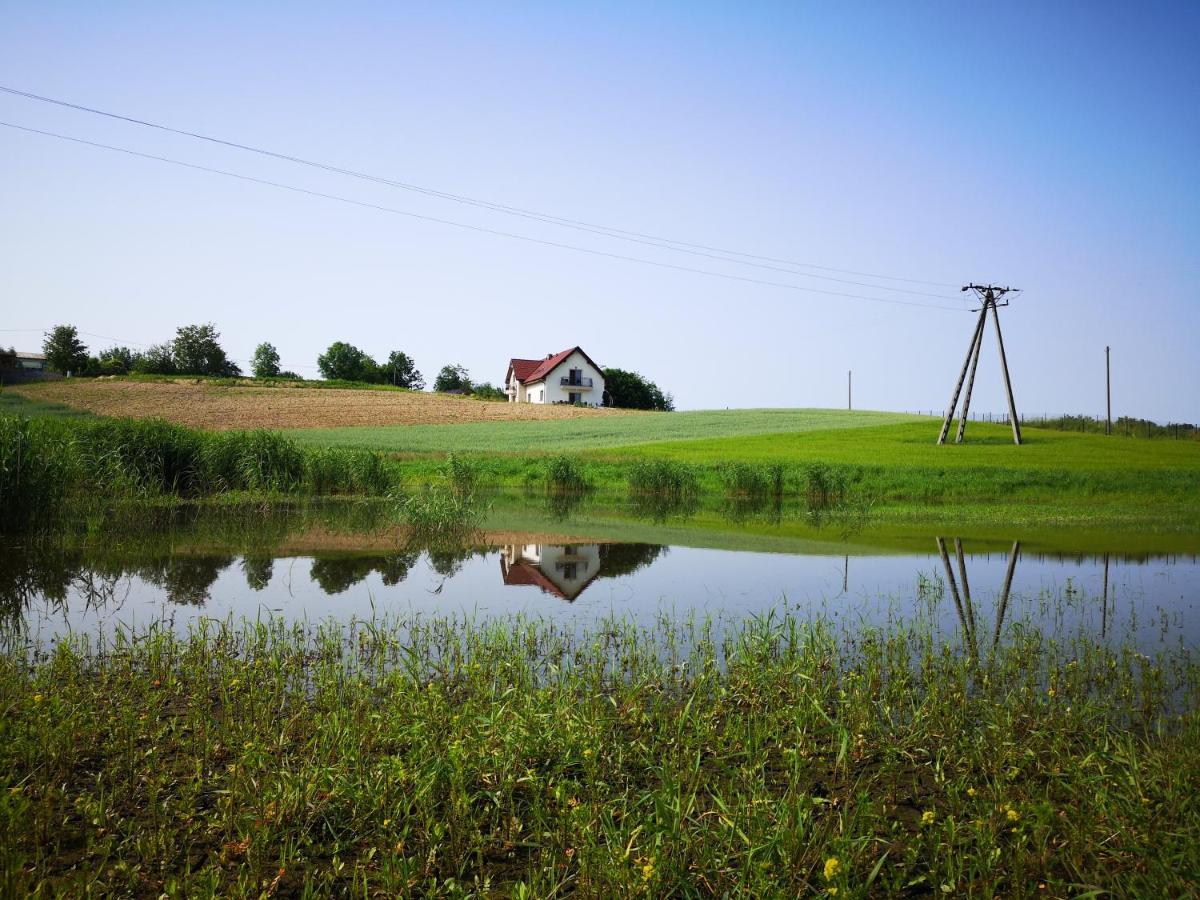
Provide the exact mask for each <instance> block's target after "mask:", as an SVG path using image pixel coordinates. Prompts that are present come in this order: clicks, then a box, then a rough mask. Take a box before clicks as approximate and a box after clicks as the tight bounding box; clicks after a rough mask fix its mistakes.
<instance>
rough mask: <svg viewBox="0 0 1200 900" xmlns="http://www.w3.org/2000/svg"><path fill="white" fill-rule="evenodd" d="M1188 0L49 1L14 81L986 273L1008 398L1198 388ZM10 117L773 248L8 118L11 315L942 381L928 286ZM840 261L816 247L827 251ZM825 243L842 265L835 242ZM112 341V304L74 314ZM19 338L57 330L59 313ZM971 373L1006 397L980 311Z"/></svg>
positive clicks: (4, 151) (1144, 410)
mask: <svg viewBox="0 0 1200 900" xmlns="http://www.w3.org/2000/svg"><path fill="white" fill-rule="evenodd" d="M1198 46H1200V6H1198V5H1197V4H1195V3H1180V4H1155V3H1148V4H1136V5H1134V4H1117V3H1078V4H1070V3H1031V4H1013V3H1006V4H994V5H993V8H991V9H986V10H985V9H981V8H980V5H978V4H961V3H934V4H921V3H916V4H894V3H887V4H878V5H869V4H866V5H860V6H858V7H857V8H856V9H855V10H846V11H843V10H833V9H831V8H830V7H829V6H828V5H824V4H804V5H799V4H779V5H773V4H757V5H747V4H728V5H723V6H717V5H703V6H701V5H698V4H692V3H689V4H673V5H659V6H655V7H654V8H653V9H650V8H646V6H645V5H644V4H628V5H617V4H605V5H604V6H603V7H601V6H596V7H594V8H591V9H585V8H583V7H582V5H580V4H551V3H546V4H518V5H511V6H510V5H504V6H500V5H496V4H486V5H484V4H479V5H458V4H448V3H432V4H427V5H397V4H382V3H380V4H353V3H343V4H337V5H330V4H312V5H308V4H299V3H286V4H284V3H281V4H278V5H265V4H241V3H225V4H206V5H203V6H201V5H199V4H197V5H195V7H194V8H186V7H185V6H184V5H182V4H151V3H142V4H104V5H97V4H67V3H63V4H53V5H50V4H35V3H7V4H5V5H4V6H3V7H2V8H0V83H2V84H4V85H7V86H11V87H16V88H19V89H22V90H26V91H31V92H34V93H38V94H45V95H50V96H53V97H59V98H63V99H66V100H69V101H72V102H76V103H80V104H85V105H89V106H95V107H99V108H102V109H107V110H112V111H116V112H120V113H124V114H127V115H132V116H137V117H140V118H144V119H149V120H153V121H156V122H161V123H164V124H168V125H172V126H175V127H179V128H185V129H188V130H193V131H199V132H203V133H207V134H212V135H217V136H221V137H226V138H230V139H233V140H237V141H240V142H243V143H248V144H254V145H258V146H262V147H266V148H270V149H274V150H278V151H282V152H285V153H290V154H295V155H299V156H304V157H308V158H311V159H316V160H321V161H325V162H329V163H333V164H336V165H339V166H344V167H348V168H353V169H357V170H360V171H365V172H369V173H374V174H378V175H382V176H386V177H389V178H393V179H397V180H402V181H406V182H411V183H415V184H418V185H423V186H427V187H431V188H434V189H437V190H442V191H449V192H453V193H457V194H463V195H469V196H472V197H478V198H482V199H485V200H489V201H493V202H497V203H502V204H507V205H512V206H519V207H524V208H527V209H533V210H539V211H544V212H547V213H551V214H554V215H558V216H564V217H569V218H573V219H581V220H585V221H588V222H597V223H602V224H605V225H610V226H616V227H619V228H624V229H629V230H633V231H638V232H645V233H650V234H655V235H663V236H666V237H670V238H674V239H677V240H683V241H689V242H695V243H700V244H707V245H713V246H719V247H728V248H731V249H735V250H741V251H745V252H749V253H754V254H760V255H763V256H771V257H779V258H786V259H790V260H796V261H800V262H808V263H814V264H817V265H821V266H829V267H834V268H839V269H848V270H859V271H864V272H872V273H883V274H887V275H897V276H906V277H910V278H916V279H925V280H929V281H934V282H947V283H958V282H961V281H966V280H997V281H1000V282H1007V283H1011V284H1013V285H1017V286H1020V287H1022V288H1024V289H1025V293H1024V295H1023V296H1021V297H1020V298H1019V299H1018V300H1017V301H1015V302H1014V304H1013V305H1012V306H1011V307H1009V308H1008V309H1006V310H1004V311H1003V318H1004V325H1005V329H1006V332H1005V338H1006V341H1007V347H1008V351H1009V358H1010V363H1011V365H1012V368H1013V378H1014V385H1015V389H1016V393H1017V402H1018V406H1019V407H1020V409H1021V410H1022V411H1024V412H1026V413H1039V412H1043V411H1047V412H1063V411H1067V412H1073V411H1083V412H1089V413H1100V412H1102V411H1103V407H1104V395H1103V374H1104V346H1105V344H1111V345H1112V347H1113V365H1114V407H1115V410H1114V412H1115V413H1117V414H1121V413H1129V414H1135V415H1149V416H1152V417H1155V418H1158V419H1160V420H1167V419H1174V420H1190V421H1193V422H1196V421H1200V353H1198V352H1197V337H1198V335H1200V312H1198V310H1197V306H1198V304H1197V300H1198V297H1197V294H1198V291H1197V276H1200V266H1198V264H1197V263H1198V256H1200V171H1198V169H1200V51H1198V50H1197V47H1198ZM0 119H2V120H3V121H6V122H13V123H17V124H21V125H25V126H29V127H33V128H40V129H45V130H50V131H55V132H59V133H63V134H68V135H73V136H77V137H82V138H86V139H88V140H93V141H100V142H104V143H110V144H116V145H120V146H124V147H129V148H132V149H137V150H140V151H143V152H148V153H153V154H159V155H165V156H170V157H174V158H177V159H181V160H186V161H188V162H192V163H196V164H200V165H207V166H215V167H218V168H223V169H229V170H233V171H237V172H240V173H243V174H246V175H251V176H255V177H260V178H267V179H271V180H275V181H282V182H286V183H288V184H292V185H296V186H300V187H304V188H307V189H311V190H316V191H323V192H328V193H336V194H340V195H344V196H346V197H349V198H353V199H357V200H361V201H364V202H368V203H376V204H382V205H386V206H391V207H395V208H398V209H403V210H408V211H411V212H415V213H420V214H423V215H429V216H436V217H441V218H448V219H453V220H456V221H460V222H464V223H469V224H473V225H478V226H482V227H485V228H493V229H500V230H507V231H513V232H518V233H520V234H523V235H527V236H530V237H536V238H540V239H544V240H550V241H559V242H565V243H572V244H578V245H581V246H586V247H589V248H593V249H596V250H601V251H604V252H611V253H617V254H625V255H633V256H639V257H645V258H650V259H654V260H658V261H661V262H668V263H671V264H674V265H681V266H690V267H698V268H704V269H710V270H713V271H721V272H726V273H730V274H737V275H741V276H745V277H750V278H765V279H767V280H774V281H786V282H789V283H792V284H795V285H800V286H809V287H818V288H826V289H831V290H842V291H846V292H850V293H861V294H869V295H871V296H877V297H892V298H895V299H904V300H912V301H917V302H928V303H931V304H934V305H946V306H950V307H953V308H955V309H954V310H940V309H927V308H922V307H912V306H902V305H892V304H883V303H873V302H863V301H858V300H853V299H849V298H837V297H831V296H825V295H821V294H816V293H806V292H802V291H795V290H788V289H782V288H777V287H770V286H764V285H755V284H749V283H744V282H738V281H733V280H726V279H720V278H714V277H708V276H703V275H698V274H694V273H689V272H683V271H675V270H670V269H664V268H657V267H652V266H647V265H642V264H638V263H633V262H625V261H620V260H615V259H609V258H603V257H597V256H593V255H586V254H583V253H577V252H572V251H568V250H564V249H559V248H553V247H548V246H543V245H537V244H532V243H527V242H521V241H516V240H511V239H505V238H501V237H495V236H491V235H487V234H481V233H477V232H469V231H465V230H462V229H458V228H454V227H450V226H446V225H440V224H435V223H430V222H424V221H420V220H415V219H408V218H405V217H401V216H396V215H392V214H387V213H382V212H377V211H373V210H369V209H363V208H357V207H353V206H349V205H346V204H343V203H337V202H331V201H328V200H322V199H317V198H313V197H307V196H301V195H297V194H292V193H287V192H285V191H281V190H277V189H273V188H269V187H263V186H260V185H255V184H248V183H245V182H239V181H235V180H232V179H228V178H222V177H218V176H214V175H209V174H205V173H202V172H197V171H190V170H184V169H180V168H177V167H174V166H169V165H164V164H161V163H156V162H151V161H146V160H140V159H134V158H130V157H127V156H123V155H120V154H115V153H111V152H108V151H104V150H97V149H92V148H89V147H83V146H79V145H73V144H68V143H65V142H62V141H57V140H53V139H50V138H46V137H41V136H37V135H30V134H27V133H20V132H16V131H13V130H11V129H7V128H0V161H2V163H3V166H2V169H0V171H2V172H3V175H0V209H2V210H3V215H2V216H0V247H2V248H3V250H2V251H0V254H2V260H0V263H2V264H0V309H2V310H3V311H2V313H0V328H3V329H21V328H41V327H45V326H50V325H54V324H57V323H60V322H69V323H73V324H75V325H77V326H78V327H79V328H80V329H81V330H83V331H86V332H93V333H97V334H103V335H111V336H114V337H117V338H120V339H122V340H123V341H125V342H140V343H143V344H148V343H151V342H157V341H161V340H164V339H167V338H169V337H170V336H171V335H172V334H173V332H174V329H175V327H176V326H178V325H181V324H186V323H191V322H198V321H209V320H211V321H213V322H215V323H216V324H217V326H218V328H219V329H220V330H221V332H222V333H223V338H224V343H225V344H226V346H227V348H228V350H229V351H230V353H231V355H233V356H234V357H237V358H241V359H246V358H248V357H249V356H250V354H251V353H252V351H253V348H254V346H255V345H256V344H257V343H258V342H259V341H263V340H270V341H272V342H273V343H275V344H276V346H277V347H278V348H279V350H280V352H281V354H282V357H283V363H284V365H285V366H286V367H288V368H293V369H296V370H298V371H300V372H301V373H303V374H309V375H315V369H314V366H315V359H316V356H317V354H318V353H319V352H320V351H321V350H322V349H323V348H324V347H325V346H326V345H328V344H329V343H330V342H331V341H333V340H337V339H340V340H346V341H350V342H351V343H354V344H356V345H358V346H360V347H362V348H363V349H365V350H367V351H369V352H370V353H372V354H374V355H376V356H380V357H382V356H386V354H387V352H388V351H390V350H392V349H403V350H405V351H407V352H409V353H410V354H411V355H413V356H414V357H415V358H416V360H417V363H418V366H419V367H420V368H421V369H422V370H423V371H424V372H425V373H426V375H427V377H430V378H431V377H432V375H433V373H434V372H436V370H437V369H438V368H439V367H440V366H441V365H443V364H445V363H447V362H455V363H462V364H463V365H465V366H467V368H468V369H469V370H470V371H471V373H472V375H473V376H474V377H475V378H476V379H478V380H490V381H493V382H499V381H500V380H501V379H502V378H503V376H504V371H505V366H506V363H507V360H508V358H509V357H510V356H538V355H541V354H545V353H548V352H551V351H556V350H559V349H562V348H564V347H567V346H570V345H573V344H576V343H579V344H582V345H584V347H585V348H586V349H587V350H588V352H589V353H590V354H591V355H592V356H593V357H595V358H596V359H597V360H598V361H600V362H601V363H603V364H606V365H617V366H622V367H625V368H632V369H637V370H640V371H641V372H643V373H644V374H645V375H647V376H649V377H651V378H653V379H654V380H656V381H657V382H659V384H660V385H662V386H663V387H664V388H665V389H667V390H670V391H673V392H674V394H675V396H676V398H677V400H678V403H679V405H680V407H681V408H713V407H725V406H733V407H737V406H839V405H842V404H844V402H845V382H846V371H847V369H853V370H854V381H855V405H856V406H859V407H862V408H875V409H895V410H904V409H909V410H913V409H931V408H938V407H941V406H943V405H944V404H945V403H946V400H947V397H948V395H949V392H950V388H951V385H952V381H953V378H954V376H955V374H956V372H957V368H958V366H959V365H960V362H961V358H962V356H963V354H964V353H965V350H966V344H967V341H968V339H969V336H970V329H971V324H972V322H971V317H970V316H969V315H967V314H965V313H964V312H963V311H962V310H964V309H965V308H966V307H967V304H966V302H965V301H964V300H963V299H962V297H961V296H960V295H959V294H958V292H957V291H954V290H952V289H951V290H947V289H943V288H937V287H928V286H923V285H916V284H905V283H901V282H883V281H880V282H876V281H875V280H874V279H856V278H854V276H836V277H843V278H847V279H850V280H861V281H868V282H871V283H878V284H889V285H893V286H905V287H907V288H909V289H911V290H929V291H931V292H933V293H939V294H946V295H950V299H933V298H928V297H918V296H914V295H905V294H900V293H893V292H890V291H884V290H878V289H871V288H860V287H855V286H848V285H839V284H837V283H833V282H822V281H819V280H815V279H811V278H806V277H802V276H799V275H792V274H787V273H779V272H772V271H767V270H756V269H753V268H747V267H743V266H738V265H734V264H730V263H726V262H721V261H714V260H709V259H703V258H698V257H694V256H687V255H683V254H677V253H671V252H668V251H664V250H661V249H658V248H654V247H644V246H638V245H636V244H631V243H626V242H623V241H618V240H613V239H610V238H605V237H600V236H597V235H593V234H587V233H581V232H578V231H572V230H569V229H563V228H558V227H555V226H551V225H547V224H544V223H540V222H532V221H529V220H523V219H519V218H514V217H512V216H508V215H503V214H500V213H496V212H491V211H487V210H482V209H479V208H475V207H471V206H466V205H462V204H459V203H454V202H450V201H446V200H440V199H436V198H432V197H428V196H422V195H419V194H414V193H411V192H407V191H403V190H396V189H393V188H390V187H385V186H381V185H373V184H370V183H366V182H362V181H357V180H353V179H347V178H344V177H341V176H336V175H332V174H328V173H321V172H316V171H313V170H308V169H304V168H301V167H297V166H295V165H292V164H289V163H284V162H279V161H272V160H268V159H264V158H262V157H257V156H254V155H250V154H246V153H244V152H239V151H235V150H231V149H226V148H219V147H214V146H212V145H206V144H203V143H199V142H196V141H194V140H190V139H187V138H182V137H178V136H173V135H169V134H163V133H159V132H154V131H151V130H148V129H145V128H139V127H137V126H133V125H128V124H122V123H117V122H113V121H109V120H106V119H102V118H99V117H96V116H91V115H88V114H85V113H79V112H73V111H69V110H64V109H59V108H55V107H51V106H48V105H46V104H42V103H37V102H33V101H29V100H25V99H20V98H17V97H13V96H9V95H0ZM810 271H816V270H810ZM826 274H831V273H826ZM88 340H89V342H90V343H91V345H92V347H93V349H96V350H98V349H100V348H101V347H103V346H105V345H106V344H107V343H108V342H107V341H104V340H102V339H96V338H88ZM0 341H2V342H3V343H5V344H8V343H13V344H16V345H17V346H18V347H22V348H35V347H36V346H37V345H38V344H40V336H39V335H38V334H36V333H21V332H16V331H8V332H5V333H0ZM984 350H985V353H984V356H983V361H982V363H981V367H980V376H979V377H980V380H979V382H978V385H977V390H976V400H975V403H974V407H975V408H977V409H981V410H991V411H999V410H1001V409H1002V408H1003V395H1002V392H1001V388H1000V384H999V373H998V365H997V363H996V354H995V345H994V338H993V337H992V335H991V334H990V333H989V335H988V336H987V344H986V345H985V348H984Z"/></svg>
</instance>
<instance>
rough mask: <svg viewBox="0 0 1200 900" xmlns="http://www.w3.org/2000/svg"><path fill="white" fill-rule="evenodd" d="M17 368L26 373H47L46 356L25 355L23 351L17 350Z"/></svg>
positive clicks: (36, 354)
mask: <svg viewBox="0 0 1200 900" xmlns="http://www.w3.org/2000/svg"><path fill="white" fill-rule="evenodd" d="M17 368H18V369H22V370H23V371H26V372H45V371H47V369H46V354H45V353H26V352H24V351H23V350H18V351H17Z"/></svg>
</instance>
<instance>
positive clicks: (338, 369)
mask: <svg viewBox="0 0 1200 900" xmlns="http://www.w3.org/2000/svg"><path fill="white" fill-rule="evenodd" d="M317 368H318V369H320V371H321V377H322V378H327V379H329V380H330V381H367V380H368V379H369V378H371V377H373V376H374V374H375V370H376V369H377V368H378V366H376V364H375V360H373V359H371V357H369V356H367V354H365V353H363V352H362V351H361V350H359V349H358V348H357V347H355V346H354V345H353V344H347V343H345V342H344V341H334V342H333V343H332V344H330V345H329V349H328V350H326V351H325V352H324V353H322V354H321V355H320V356H318V357H317Z"/></svg>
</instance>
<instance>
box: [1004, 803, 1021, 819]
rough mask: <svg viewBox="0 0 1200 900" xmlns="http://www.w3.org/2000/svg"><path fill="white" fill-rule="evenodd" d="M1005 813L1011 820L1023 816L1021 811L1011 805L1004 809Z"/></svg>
mask: <svg viewBox="0 0 1200 900" xmlns="http://www.w3.org/2000/svg"><path fill="white" fill-rule="evenodd" d="M1004 815H1006V816H1007V817H1008V821H1010V822H1016V821H1017V820H1018V819H1020V818H1021V814H1020V813H1019V812H1017V811H1016V810H1015V809H1013V808H1012V807H1011V806H1010V807H1009V808H1008V809H1006V810H1005V811H1004Z"/></svg>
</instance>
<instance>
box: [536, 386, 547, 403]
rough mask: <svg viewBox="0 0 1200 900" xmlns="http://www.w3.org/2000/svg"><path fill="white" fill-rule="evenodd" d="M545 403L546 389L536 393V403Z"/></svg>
mask: <svg viewBox="0 0 1200 900" xmlns="http://www.w3.org/2000/svg"><path fill="white" fill-rule="evenodd" d="M545 402H546V389H545V388H542V389H541V390H540V391H538V403H545Z"/></svg>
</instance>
